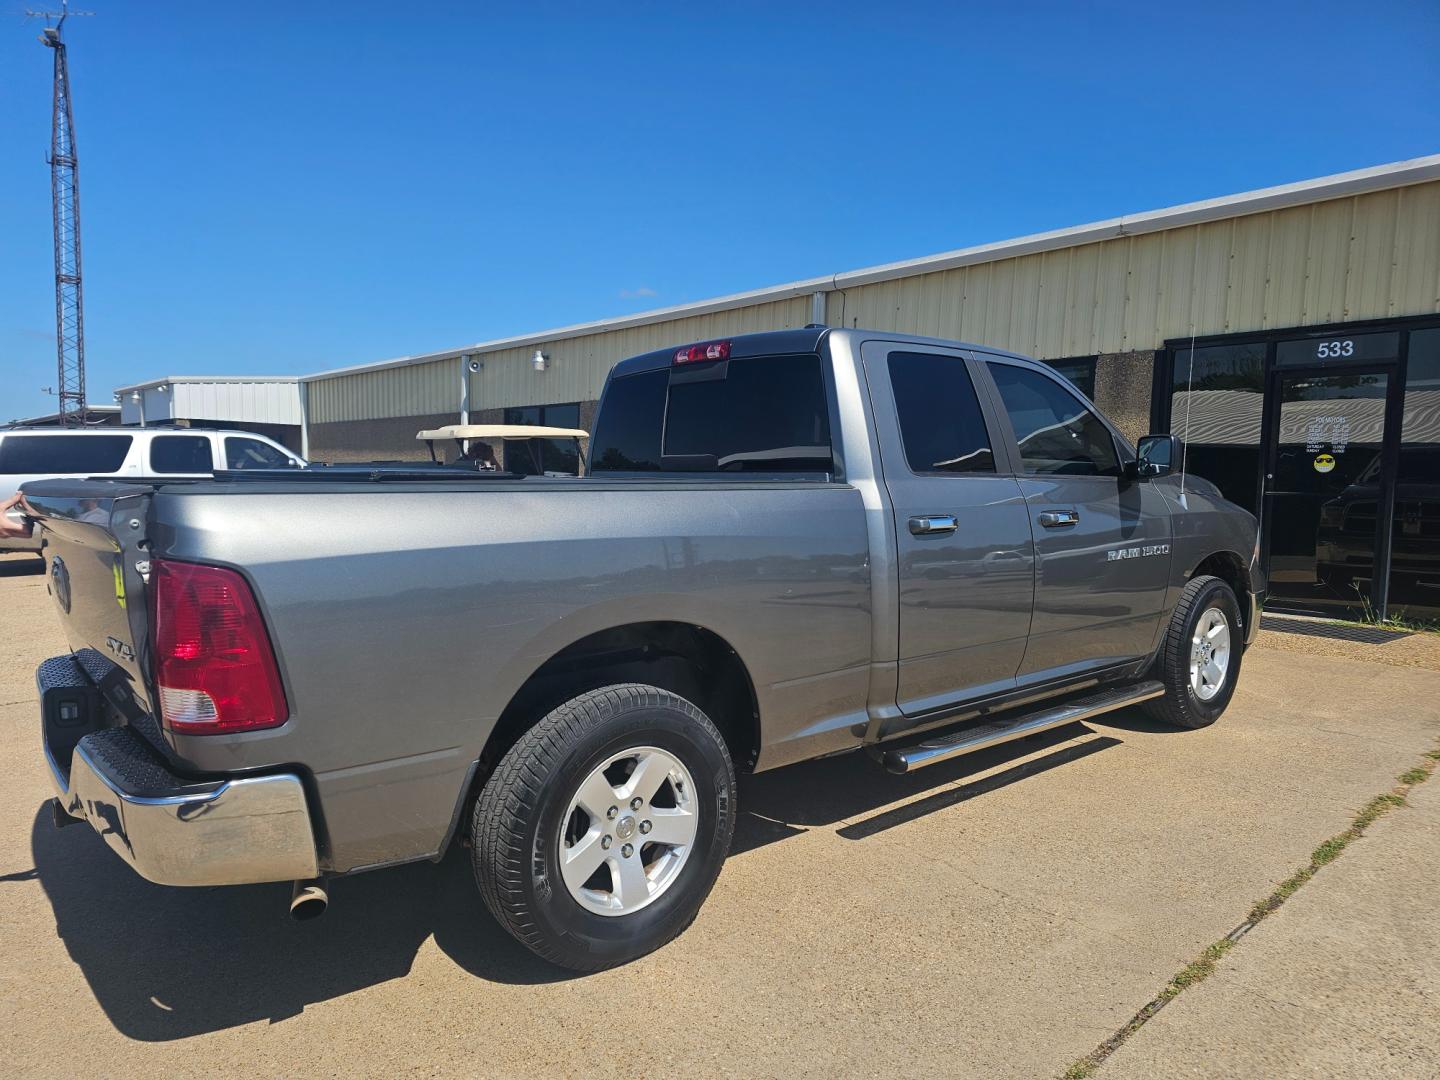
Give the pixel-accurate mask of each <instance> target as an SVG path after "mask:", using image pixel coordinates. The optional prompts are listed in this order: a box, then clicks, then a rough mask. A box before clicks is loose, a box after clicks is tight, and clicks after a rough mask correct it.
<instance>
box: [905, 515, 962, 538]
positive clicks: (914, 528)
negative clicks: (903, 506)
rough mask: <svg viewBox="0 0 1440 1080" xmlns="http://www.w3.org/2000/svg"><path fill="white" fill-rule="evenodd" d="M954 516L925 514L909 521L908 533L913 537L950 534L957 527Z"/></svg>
mask: <svg viewBox="0 0 1440 1080" xmlns="http://www.w3.org/2000/svg"><path fill="white" fill-rule="evenodd" d="M959 524H960V523H959V521H957V520H956V518H955V515H954V514H926V515H924V516H923V517H912V518H911V519H910V532H911V534H912V535H914V536H929V535H930V534H932V533H952V532H954V531H955V529H956V527H957V526H958V525H959Z"/></svg>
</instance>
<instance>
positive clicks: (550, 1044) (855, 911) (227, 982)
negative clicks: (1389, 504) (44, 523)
mask: <svg viewBox="0 0 1440 1080" xmlns="http://www.w3.org/2000/svg"><path fill="white" fill-rule="evenodd" d="M38 565H39V564H38V560H35V559H33V558H27V557H5V558H0V625H3V626H4V630H5V633H4V634H3V638H0V760H3V761H4V763H5V769H6V773H5V781H4V783H3V784H0V898H3V902H0V955H3V956H4V958H5V964H4V973H5V974H4V978H5V981H6V988H5V993H4V994H3V997H0V1054H3V1055H4V1060H5V1061H6V1063H7V1065H6V1071H7V1072H9V1073H10V1074H12V1075H27V1076H30V1075H33V1076H62V1075H63V1076H73V1075H76V1074H77V1073H78V1074H93V1075H121V1074H135V1073H137V1072H139V1071H141V1070H145V1071H148V1072H151V1073H157V1072H161V1073H172V1072H181V1071H184V1072H187V1073H206V1072H211V1071H218V1070H220V1069H226V1070H230V1071H238V1072H243V1073H247V1074H261V1075H275V1076H279V1075H296V1074H302V1073H326V1074H330V1073H345V1074H347V1075H380V1074H391V1073H412V1072H413V1073H421V1074H448V1073H458V1072H462V1071H463V1072H465V1073H467V1074H469V1075H474V1076H516V1075H528V1076H549V1075H580V1074H584V1075H586V1076H601V1077H604V1076H614V1077H661V1076H676V1075H688V1076H746V1077H755V1076H781V1075H783V1076H785V1077H787V1078H796V1077H807V1076H834V1075H841V1074H844V1075H894V1074H901V1073H919V1072H922V1071H923V1072H925V1073H933V1074H936V1075H944V1076H984V1077H1001V1076H1015V1077H1032V1076H1052V1077H1053V1076H1058V1075H1059V1074H1060V1073H1061V1072H1063V1071H1064V1069H1065V1068H1066V1066H1067V1065H1069V1063H1070V1062H1072V1061H1074V1060H1075V1059H1076V1058H1077V1057H1079V1056H1080V1055H1082V1054H1085V1053H1087V1052H1089V1051H1090V1050H1091V1049H1093V1048H1094V1047H1095V1046H1096V1044H1097V1043H1099V1042H1100V1041H1101V1040H1102V1039H1104V1038H1106V1037H1107V1036H1109V1035H1110V1034H1112V1033H1113V1032H1114V1031H1115V1030H1116V1029H1117V1028H1118V1027H1119V1026H1120V1025H1121V1024H1123V1023H1124V1022H1125V1021H1126V1020H1128V1019H1129V1018H1130V1017H1131V1016H1132V1015H1133V1014H1134V1013H1135V1011H1136V1010H1137V1009H1138V1008H1139V1007H1140V1006H1142V1005H1143V1004H1145V1003H1146V1002H1147V1001H1149V1000H1150V999H1151V998H1153V997H1154V996H1155V994H1156V992H1157V991H1158V990H1159V989H1160V988H1161V987H1162V986H1164V985H1165V983H1166V982H1167V980H1169V979H1170V977H1171V976H1172V975H1174V974H1175V972H1176V971H1177V970H1179V969H1180V968H1181V967H1183V966H1184V965H1185V964H1186V963H1188V962H1189V961H1190V960H1192V959H1193V958H1194V957H1195V955H1196V954H1197V952H1199V950H1201V949H1202V948H1204V947H1205V946H1206V945H1208V944H1210V943H1211V942H1213V941H1215V940H1216V939H1217V938H1219V937H1220V936H1222V935H1223V934H1225V933H1226V932H1227V931H1229V930H1230V929H1231V928H1232V927H1234V926H1235V925H1236V924H1237V923H1238V922H1240V920H1241V919H1243V918H1244V916H1245V913H1246V912H1247V911H1248V910H1249V908H1250V906H1251V904H1252V903H1254V902H1255V901H1256V900H1258V899H1259V898H1261V897H1263V896H1265V895H1267V894H1268V893H1269V892H1270V891H1271V890H1272V889H1273V888H1274V887H1275V886H1276V884H1277V883H1279V882H1280V881H1281V880H1283V879H1284V878H1286V877H1287V876H1288V875H1289V874H1290V873H1291V872H1292V871H1294V869H1295V868H1296V867H1297V866H1298V865H1300V864H1301V863H1303V862H1304V860H1305V859H1306V858H1307V857H1308V855H1309V853H1310V852H1311V850H1312V849H1313V848H1314V847H1315V846H1316V845H1317V844H1318V843H1320V842H1321V841H1323V840H1324V839H1326V838H1327V837H1330V836H1332V835H1334V834H1335V833H1337V832H1339V831H1340V830H1342V829H1343V828H1345V827H1346V825H1348V824H1349V822H1350V820H1351V818H1352V817H1353V815H1354V813H1355V811H1356V810H1357V809H1358V808H1359V807H1360V806H1362V805H1363V804H1365V803H1366V802H1368V801H1369V800H1370V799H1371V798H1372V797H1373V796H1374V795H1376V794H1377V793H1380V792H1383V791H1386V790H1388V789H1389V788H1390V787H1391V786H1392V785H1393V784H1394V781H1395V776H1396V775H1397V773H1399V772H1401V771H1403V770H1405V769H1407V768H1409V767H1411V766H1412V765H1414V763H1415V761H1416V759H1417V758H1418V757H1419V755H1420V754H1421V753H1422V752H1423V751H1425V750H1428V749H1431V748H1432V747H1433V746H1434V745H1435V739H1436V737H1437V735H1440V709H1437V706H1436V702H1437V701H1440V671H1436V670H1430V669H1428V668H1426V667H1424V666H1416V665H1414V664H1411V663H1409V662H1406V663H1404V664H1394V663H1387V662H1385V660H1384V657H1383V651H1384V649H1385V648H1386V646H1385V645H1383V644H1382V645H1376V646H1375V647H1374V650H1375V659H1373V660H1371V659H1354V658H1353V657H1351V656H1347V655H1338V654H1336V653H1335V652H1334V650H1333V649H1332V648H1331V646H1330V644H1329V643H1327V642H1325V641H1323V640H1317V642H1316V644H1315V646H1314V648H1313V649H1310V648H1307V647H1306V646H1305V645H1304V644H1303V643H1302V644H1301V645H1300V646H1298V647H1296V646H1295V642H1293V641H1289V640H1288V639H1287V641H1286V644H1285V647H1284V648H1283V649H1282V648H1278V647H1270V646H1268V645H1267V639H1268V638H1269V636H1270V635H1269V633H1266V634H1262V637H1261V640H1260V643H1259V645H1257V647H1256V648H1254V649H1252V650H1251V651H1250V653H1248V654H1247V655H1246V657H1245V661H1244V671H1243V674H1242V676H1241V679H1240V684H1239V689H1238V692H1237V694H1236V697H1235V700H1234V703H1233V704H1232V706H1231V708H1230V710H1229V712H1227V713H1226V715H1225V716H1224V717H1223V718H1222V720H1221V721H1220V722H1219V723H1218V724H1217V725H1215V726H1214V727H1212V728H1209V729H1206V730H1203V731H1196V732H1177V731H1171V730H1167V729H1162V728H1160V727H1158V726H1157V725H1154V724H1152V723H1150V722H1149V721H1148V720H1146V719H1145V718H1144V717H1143V716H1141V715H1140V714H1139V713H1138V712H1134V711H1130V712H1124V713H1119V714H1115V715H1113V716H1109V717H1106V718H1104V719H1105V720H1106V721H1107V722H1104V723H1101V722H1090V723H1088V724H1085V725H1075V726H1074V727H1071V728H1065V729H1061V730H1059V731H1056V732H1051V733H1048V734H1047V735H1044V736H1038V737H1036V738H1034V739H1031V740H1029V741H1026V742H1023V743H1018V744H1011V745H1010V746H1006V747H1001V748H999V749H998V750H996V751H992V752H989V753H986V754H980V755H973V756H971V757H969V758H967V759H961V760H960V761H957V762H953V763H949V764H945V765H939V766H936V767H934V768H931V769H927V770H924V771H922V772H920V773H918V774H915V775H912V776H909V777H893V776H889V775H887V774H885V773H883V772H881V771H880V770H878V769H877V768H876V767H875V766H873V765H872V764H870V763H869V761H868V760H867V759H866V758H864V757H863V756H861V755H851V756H848V757H843V758H836V759H831V760H827V761H822V762H813V763H809V764H805V765H801V766H796V767H794V768H790V769H785V770H780V771H778V772H773V773H767V774H763V775H761V776H757V777H752V778H748V779H747V780H746V781H745V782H744V783H743V785H742V788H741V807H740V809H741V816H740V821H739V827H738V829H737V833H736V839H735V846H734V850H733V853H732V856H731V859H730V861H729V862H728V863H727V864H726V867H725V869H724V871H723V872H722V874H721V876H720V880H719V883H718V885H717V886H716V888H715V891H714V893H713V894H712V895H711V897H710V899H709V901H708V903H707V904H706V906H705V907H704V909H703V910H702V911H701V914H700V917H699V919H698V920H697V921H696V923H695V925H694V926H693V927H692V928H691V929H690V930H689V931H688V932H686V933H685V934H684V935H682V936H681V937H680V938H679V939H678V940H676V941H675V942H674V943H672V944H670V945H669V946H667V947H666V948H664V949H663V950H661V951H660V952H658V953H656V954H655V955H653V956H650V957H647V958H645V959H643V960H641V961H638V962H636V963H634V964H631V965H629V966H627V967H624V968H621V969H618V970H614V971H609V972H604V973H601V974H598V975H589V976H583V977H576V976H573V975H571V974H569V973H567V972H563V971H560V970H557V969H555V968H552V967H549V966H547V965H546V964H544V963H543V962H541V961H539V960H537V959H535V958H534V957H532V956H531V955H530V954H529V953H528V952H526V951H525V950H524V949H523V948H522V947H520V946H519V945H518V944H516V943H514V942H513V941H512V940H511V939H510V938H509V937H508V936H507V935H506V934H505V933H504V932H503V931H502V930H500V929H499V927H498V926H496V924H495V923H494V922H493V921H492V920H491V918H490V916H489V915H488V914H487V913H486V912H485V910H484V908H483V906H482V905H481V903H480V900H479V897H478V895H477V893H476V892H475V889H474V886H473V884H472V882H471V880H470V875H469V866H468V861H467V855H468V853H467V852H466V851H464V850H461V849H457V850H455V851H453V852H452V853H451V855H450V857H449V858H447V859H446V860H445V861H444V862H443V863H441V864H439V865H431V864H428V863H427V864H420V865H415V866H410V867H403V868H398V869H392V870H386V871H377V872H374V873H371V874H365V875H361V876H358V877H355V878H353V879H345V880H340V881H337V882H335V883H334V885H333V888H332V889H331V908H330V911H329V913H328V914H327V915H326V916H325V917H324V918H323V919H321V920H319V921H318V922H312V923H303V924H296V923H292V922H290V921H289V920H288V918H287V916H286V914H285V907H286V901H287V899H288V886H286V885H283V884H277V885H264V886H247V887H243V888H231V889H193V890H177V889H166V888H161V887H158V886H153V885H150V884H148V883H147V882H145V881H143V880H141V879H139V878H138V877H136V876H135V875H134V874H133V873H132V872H131V871H130V870H128V869H127V868H126V867H125V866H124V865H122V864H121V863H120V861H119V860H118V859H116V858H115V857H114V856H113V855H112V854H111V853H110V852H109V851H108V850H107V849H106V848H105V847H104V845H103V843H102V842H101V841H100V840H99V838H98V837H97V836H96V835H95V834H94V833H93V832H92V831H91V830H89V829H86V828H81V827H77V828H67V829H64V830H56V829H55V828H54V827H53V825H52V824H51V821H50V811H49V808H48V807H47V806H46V800H47V799H48V797H49V796H50V794H51V792H50V788H49V782H48V779H47V777H46V774H45V769H44V765H43V762H42V759H41V755H40V750H39V737H38V730H37V729H38V724H37V714H36V705H35V692H34V684H33V670H34V667H35V665H36V664H37V663H38V662H39V661H40V660H42V659H44V658H45V657H47V656H51V655H54V654H56V653H59V652H63V651H65V644H64V641H63V639H62V637H61V635H60V633H59V627H58V624H57V622H56V620H55V618H54V616H53V614H52V613H51V610H50V601H49V597H48V596H47V595H46V589H45V584H44V578H43V577H41V576H39V574H38V573H35V572H33V571H34V569H38ZM1436 786H1437V787H1440V782H1437V783H1436ZM1430 794H1434V792H1431V793H1430ZM1381 826H1386V827H1389V823H1387V822H1381V823H1380V825H1377V826H1376V829H1377V837H1378V838H1377V839H1375V840H1374V841H1373V846H1374V847H1375V849H1376V850H1377V851H1378V850H1379V848H1380V845H1381V844H1382V843H1383V842H1384V837H1383V835H1382V834H1380V831H1379V830H1380V828H1381ZM1395 827H1396V828H1399V827H1400V825H1399V824H1397V825H1396V826H1395ZM1433 841H1434V834H1433V832H1432V833H1430V834H1428V840H1426V839H1425V838H1424V837H1420V838H1417V839H1415V840H1414V844H1415V845H1417V849H1416V852H1415V854H1414V858H1415V859H1421V858H1428V859H1429V860H1430V861H1431V862H1433V850H1434V846H1433ZM1363 843H1364V844H1372V841H1371V840H1369V839H1367V840H1366V841H1364V842H1363ZM1425 843H1428V844H1429V850H1430V852H1431V854H1430V855H1429V856H1425V855H1423V853H1422V852H1421V851H1420V850H1419V848H1420V847H1423V846H1424V844H1425ZM1361 851H1362V852H1363V851H1364V849H1363V847H1362V848H1361ZM1350 857H1351V856H1350V855H1348V854H1347V855H1346V856H1344V858H1345V859H1348V858H1350ZM1386 857H1387V858H1392V859H1395V860H1399V865H1395V866H1391V867H1389V868H1388V869H1387V868H1386V867H1384V866H1378V867H1377V868H1375V869H1374V870H1373V872H1374V873H1376V874H1386V873H1404V872H1405V870H1406V868H1405V866H1404V865H1403V863H1404V856H1403V854H1400V855H1393V854H1387V856H1386ZM1341 869H1343V860H1342V862H1341V863H1337V864H1336V865H1335V867H1333V868H1327V870H1326V871H1324V872H1323V873H1322V875H1320V876H1317V878H1316V881H1315V882H1314V883H1312V885H1311V886H1308V887H1307V888H1308V889H1319V887H1320V885H1321V884H1322V883H1323V877H1324V875H1325V874H1329V873H1331V872H1332V870H1334V871H1335V872H1336V874H1337V876H1338V872H1339V871H1340V870H1341ZM1429 881H1430V883H1431V884H1432V885H1433V884H1434V877H1433V874H1432V875H1431V876H1430V878H1429ZM1422 884H1423V881H1422ZM1302 899H1305V892H1304V891H1302V893H1300V894H1297V898H1296V900H1295V901H1293V902H1294V903H1295V904H1296V905H1297V907H1296V909H1295V910H1296V911H1297V912H1300V913H1301V915H1300V916H1296V918H1300V917H1301V916H1305V917H1310V916H1308V915H1307V913H1306V912H1305V911H1303V910H1302V909H1301V908H1299V907H1298V905H1299V903H1300V901H1301V900H1302ZM1432 901H1433V897H1432ZM1431 907H1432V909H1433V907H1434V904H1433V902H1432V904H1431ZM1281 914H1282V915H1284V914H1285V912H1282V913H1281ZM1314 917H1315V918H1317V919H1320V920H1322V922H1323V921H1324V919H1325V918H1326V917H1327V916H1326V914H1325V911H1324V909H1317V912H1316V914H1315V915H1314ZM1334 917H1335V918H1340V917H1342V916H1341V915H1336V916H1334ZM1350 917H1358V916H1356V915H1355V914H1354V913H1353V912H1352V913H1351V916H1350ZM1291 921H1292V922H1293V921H1294V920H1291ZM1275 922H1276V925H1277V926H1278V925H1281V923H1280V916H1279V915H1277V916H1276V917H1275ZM1268 929H1269V924H1268V922H1267V924H1262V926H1261V927H1260V928H1259V929H1257V930H1256V931H1255V932H1254V935H1255V936H1256V937H1257V939H1258V937H1259V935H1261V934H1262V933H1265V932H1268ZM1249 945H1250V942H1249V941H1248V940H1247V941H1242V943H1241V945H1240V946H1239V947H1237V950H1236V952H1235V953H1234V954H1232V955H1234V956H1237V957H1238V956H1240V955H1241V954H1242V950H1243V949H1245V948H1247V947H1249ZM1216 985H1217V986H1220V985H1221V984H1220V983H1219V982H1218V981H1217V983H1216ZM1207 989H1209V987H1206V986H1202V987H1200V988H1198V989H1197V990H1196V991H1194V993H1196V994H1197V995H1198V994H1199V993H1201V992H1202V991H1205V990H1207ZM1198 1000H1200V999H1199V998H1198V996H1197V1001H1198ZM1186 1004H1187V1002H1186V1000H1185V998H1183V997H1182V998H1181V999H1179V1000H1177V1002H1175V1003H1173V1004H1172V1005H1171V1006H1170V1008H1169V1009H1167V1010H1166V1012H1165V1013H1162V1014H1161V1016H1160V1017H1159V1018H1157V1020H1156V1021H1154V1022H1153V1025H1154V1031H1155V1032H1156V1033H1161V1032H1162V1028H1161V1027H1160V1024H1161V1021H1163V1020H1165V1019H1166V1017H1167V1016H1170V1015H1171V1013H1172V1011H1173V1013H1174V1016H1175V1017H1177V1018H1184V1017H1185V1016H1186V1013H1185V1012H1183V1011H1182V1007H1183V1006H1185V1005H1186ZM1222 1011H1223V1010H1222ZM1244 1021H1245V1012H1244V1010H1241V1011H1240V1012H1239V1013H1234V1012H1233V1011H1232V1014H1231V1017H1230V1019H1229V1022H1231V1023H1240V1024H1243V1023H1244ZM1149 1032H1150V1029H1149V1028H1147V1029H1146V1030H1145V1031H1142V1033H1141V1036H1137V1038H1136V1040H1135V1042H1134V1043H1133V1044H1132V1045H1131V1046H1129V1047H1127V1048H1125V1049H1122V1051H1121V1052H1120V1053H1119V1054H1117V1055H1116V1057H1115V1058H1114V1059H1112V1062H1111V1063H1110V1064H1108V1065H1106V1066H1104V1067H1102V1070H1101V1072H1100V1073H1099V1075H1100V1076H1102V1077H1103V1076H1104V1075H1105V1073H1106V1070H1107V1069H1109V1068H1112V1067H1113V1068H1115V1069H1116V1070H1117V1075H1118V1074H1119V1070H1120V1069H1121V1068H1128V1067H1129V1066H1127V1065H1126V1064H1125V1056H1126V1055H1127V1054H1128V1053H1132V1052H1135V1053H1138V1052H1140V1051H1141V1050H1142V1049H1143V1044H1142V1043H1141V1041H1140V1040H1141V1039H1142V1038H1144V1037H1146V1036H1147V1035H1149ZM1150 1037H1152V1038H1154V1037H1158V1036H1150ZM1357 1037H1358V1036H1357ZM1376 1037H1377V1038H1378V1037H1381V1036H1378V1035H1377V1036H1376ZM1146 1052H1149V1051H1146ZM1176 1052H1177V1053H1178V1051H1176ZM1159 1060H1161V1061H1163V1060H1166V1059H1165V1057H1164V1055H1163V1053H1162V1056H1161V1058H1160V1059H1159ZM1198 1060H1199V1061H1201V1062H1202V1063H1203V1062H1204V1061H1205V1060H1206V1058H1204V1057H1203V1056H1202V1057H1201V1058H1199V1059H1198ZM1187 1067H1188V1068H1192V1069H1193V1068H1194V1067H1195V1063H1194V1061H1191V1062H1189V1064H1188V1066H1187ZM1202 1071H1203V1070H1202ZM1217 1071H1218V1070H1217ZM1126 1075H1129V1073H1127V1074H1126ZM1134 1075H1143V1073H1141V1072H1135V1073H1134Z"/></svg>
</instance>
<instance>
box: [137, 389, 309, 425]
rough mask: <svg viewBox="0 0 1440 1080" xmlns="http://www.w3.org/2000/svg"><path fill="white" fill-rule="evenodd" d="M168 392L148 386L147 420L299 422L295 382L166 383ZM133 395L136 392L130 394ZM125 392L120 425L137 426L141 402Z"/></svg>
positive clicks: (155, 422)
mask: <svg viewBox="0 0 1440 1080" xmlns="http://www.w3.org/2000/svg"><path fill="white" fill-rule="evenodd" d="M165 385H166V387H167V388H166V389H165V390H161V389H160V388H159V387H158V386H147V387H144V388H143V389H142V390H140V393H141V394H142V395H143V396H144V403H145V420H146V422H147V423H151V424H158V423H161V422H163V421H166V420H176V419H183V420H225V421H228V422H230V423H232V424H234V423H250V424H295V425H298V424H299V423H300V388H299V384H298V383H294V382H276V381H273V380H266V379H257V380H254V381H248V380H243V379H237V380H233V381H227V382H211V381H206V382H188V381H186V380H183V379H182V380H180V381H179V382H175V383H173V384H169V383H167V384H165ZM131 393H133V391H132V392H131ZM131 393H125V394H122V395H121V398H120V422H121V423H122V424H138V423H139V422H140V403H139V402H137V401H135V400H134V399H133V398H132V397H131Z"/></svg>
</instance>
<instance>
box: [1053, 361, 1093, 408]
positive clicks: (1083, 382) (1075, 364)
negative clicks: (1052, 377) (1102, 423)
mask: <svg viewBox="0 0 1440 1080" xmlns="http://www.w3.org/2000/svg"><path fill="white" fill-rule="evenodd" d="M1097 359H1098V358H1097V357H1094V356H1072V357H1070V358H1069V359H1066V360H1046V361H1045V364H1046V365H1047V366H1049V367H1050V368H1052V369H1053V370H1055V371H1057V372H1059V373H1060V374H1061V375H1063V376H1065V378H1067V379H1069V380H1070V382H1071V384H1072V385H1074V387H1075V389H1077V390H1079V391H1080V392H1081V393H1082V394H1084V395H1085V396H1086V397H1087V398H1089V399H1090V400H1091V401H1094V400H1095V363H1096V360H1097Z"/></svg>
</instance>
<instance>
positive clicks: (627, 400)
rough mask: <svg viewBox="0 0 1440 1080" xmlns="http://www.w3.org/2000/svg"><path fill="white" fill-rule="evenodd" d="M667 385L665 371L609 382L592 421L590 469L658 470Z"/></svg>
mask: <svg viewBox="0 0 1440 1080" xmlns="http://www.w3.org/2000/svg"><path fill="white" fill-rule="evenodd" d="M669 385H670V372H669V370H668V369H665V368H662V369H661V370H659V371H645V372H641V373H640V374H638V375H624V376H622V377H620V378H618V379H611V380H610V385H609V386H608V387H607V388H606V390H605V402H604V405H603V406H602V407H601V409H600V415H599V416H598V417H597V418H596V421H595V438H594V440H592V441H593V450H592V451H591V458H590V467H591V469H592V470H596V469H603V470H609V471H613V472H659V471H660V428H661V426H662V425H663V424H664V422H665V392H666V388H667V387H668V386H669Z"/></svg>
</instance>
